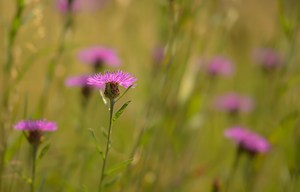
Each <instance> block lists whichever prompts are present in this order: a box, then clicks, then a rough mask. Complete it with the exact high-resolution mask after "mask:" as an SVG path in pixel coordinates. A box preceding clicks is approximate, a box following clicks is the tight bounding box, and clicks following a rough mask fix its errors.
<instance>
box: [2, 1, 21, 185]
mask: <svg viewBox="0 0 300 192" xmlns="http://www.w3.org/2000/svg"><path fill="white" fill-rule="evenodd" d="M24 8H25V1H24V0H16V14H15V16H14V18H13V20H12V22H11V25H10V29H9V32H8V37H7V43H6V48H5V49H6V53H5V54H6V57H5V61H4V65H3V71H2V72H3V75H2V78H3V79H2V89H3V97H2V101H1V104H2V107H3V108H2V110H1V111H2V114H1V127H0V140H1V143H0V190H1V188H2V175H3V171H4V157H5V152H6V141H7V138H6V132H5V122H6V117H7V115H9V113H8V107H9V104H8V103H9V96H10V86H11V85H12V83H11V77H10V73H11V68H12V64H13V47H14V43H15V39H16V36H17V34H18V32H19V29H20V26H21V24H22V13H23V11H24Z"/></svg>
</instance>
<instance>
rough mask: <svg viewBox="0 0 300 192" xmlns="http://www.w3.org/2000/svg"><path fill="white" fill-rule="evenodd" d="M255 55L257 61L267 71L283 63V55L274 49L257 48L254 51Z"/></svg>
mask: <svg viewBox="0 0 300 192" xmlns="http://www.w3.org/2000/svg"><path fill="white" fill-rule="evenodd" d="M253 57H254V60H255V62H256V63H257V64H259V65H261V66H262V68H263V69H264V70H266V71H270V70H273V69H275V68H278V67H280V66H281V65H282V64H283V58H282V56H281V55H280V53H278V52H277V51H275V50H273V49H268V48H265V49H257V50H255V51H254V54H253Z"/></svg>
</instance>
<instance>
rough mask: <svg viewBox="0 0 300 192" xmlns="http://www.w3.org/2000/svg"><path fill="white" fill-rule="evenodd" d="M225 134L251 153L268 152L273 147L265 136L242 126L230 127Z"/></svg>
mask: <svg viewBox="0 0 300 192" xmlns="http://www.w3.org/2000/svg"><path fill="white" fill-rule="evenodd" d="M224 135H225V137H227V138H230V139H232V140H234V141H235V142H236V143H237V144H238V145H239V147H241V149H243V150H245V151H247V152H250V153H251V154H256V153H267V152H268V151H269V150H270V148H271V146H270V144H269V142H268V141H267V140H266V139H265V138H263V137H261V136H260V135H258V134H256V133H254V132H251V131H249V130H247V129H245V128H242V127H232V128H229V129H227V130H226V131H225V132H224Z"/></svg>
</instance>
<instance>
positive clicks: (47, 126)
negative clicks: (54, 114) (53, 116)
mask: <svg viewBox="0 0 300 192" xmlns="http://www.w3.org/2000/svg"><path fill="white" fill-rule="evenodd" d="M14 128H15V129H16V130H23V131H43V132H48V131H55V130H56V129H57V126H56V123H54V122H51V121H46V120H22V121H19V122H18V123H16V124H15V125H14Z"/></svg>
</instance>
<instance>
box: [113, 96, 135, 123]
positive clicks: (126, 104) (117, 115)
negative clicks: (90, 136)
mask: <svg viewBox="0 0 300 192" xmlns="http://www.w3.org/2000/svg"><path fill="white" fill-rule="evenodd" d="M130 102H131V101H127V102H126V103H124V104H123V106H122V107H121V108H120V109H119V110H118V111H117V112H116V113H115V115H114V117H113V120H112V121H113V122H115V121H116V120H117V119H118V118H119V117H120V116H121V115H122V113H123V112H124V110H125V109H126V107H127V106H128V105H129V103H130Z"/></svg>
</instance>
